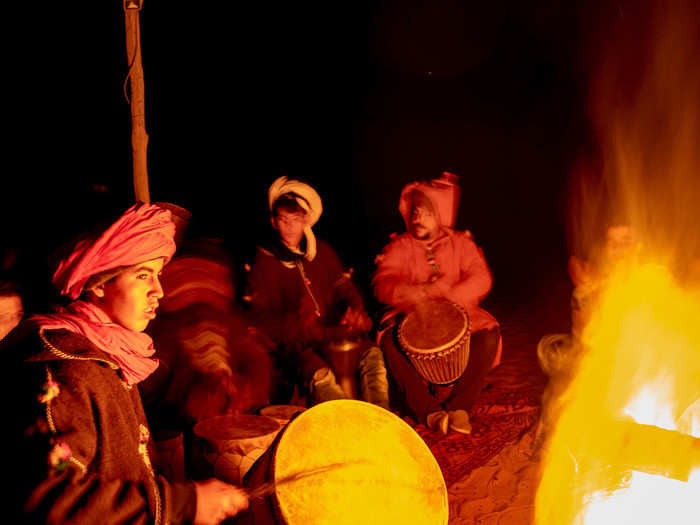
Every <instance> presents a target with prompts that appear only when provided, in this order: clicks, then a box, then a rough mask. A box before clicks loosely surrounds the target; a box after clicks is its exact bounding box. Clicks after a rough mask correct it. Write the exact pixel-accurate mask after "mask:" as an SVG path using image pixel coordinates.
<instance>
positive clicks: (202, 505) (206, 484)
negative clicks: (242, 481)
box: [194, 478, 248, 525]
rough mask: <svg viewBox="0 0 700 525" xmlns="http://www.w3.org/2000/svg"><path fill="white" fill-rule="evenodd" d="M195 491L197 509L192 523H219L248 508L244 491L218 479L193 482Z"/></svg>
mask: <svg viewBox="0 0 700 525" xmlns="http://www.w3.org/2000/svg"><path fill="white" fill-rule="evenodd" d="M194 486H195V490H196V491H197V511H196V513H195V517H194V525H219V523H221V522H222V521H224V520H225V519H226V518H231V517H233V516H235V515H236V514H238V513H239V512H240V511H242V510H245V509H247V508H248V496H247V494H246V492H245V491H244V490H243V489H241V488H239V487H236V486H234V485H230V484H228V483H224V482H223V481H220V480H218V479H214V478H212V479H208V480H206V481H199V482H196V483H195V484H194Z"/></svg>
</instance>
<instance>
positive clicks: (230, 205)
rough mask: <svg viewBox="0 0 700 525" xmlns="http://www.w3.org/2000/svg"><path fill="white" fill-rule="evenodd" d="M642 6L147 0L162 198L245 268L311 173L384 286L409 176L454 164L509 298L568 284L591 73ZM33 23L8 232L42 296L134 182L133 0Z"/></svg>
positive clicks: (48, 15)
mask: <svg viewBox="0 0 700 525" xmlns="http://www.w3.org/2000/svg"><path fill="white" fill-rule="evenodd" d="M98 4H99V6H98ZM108 4H109V5H108ZM248 4H250V5H248ZM223 5H226V6H227V7H222V6H223ZM631 5H634V3H632V2H624V1H622V2H616V3H608V2H579V1H554V0H549V1H545V2H526V1H505V0H494V1H491V2H456V1H452V2H450V1H445V2H442V1H440V2H423V3H420V2H404V1H400V2H399V1H397V2H372V3H364V4H363V3H358V2H347V3H334V2H325V3H317V2H311V3H309V2H306V3H295V2H285V3H279V4H275V3H267V2H257V3H246V5H240V6H239V5H235V4H234V3H231V2H187V3H185V2H177V1H169V2H163V1H161V2H157V1H154V0H149V1H146V2H145V3H144V8H143V11H142V12H141V35H142V53H143V67H144V71H145V80H146V126H147V130H148V133H149V135H150V142H149V149H148V158H149V177H150V191H151V199H152V200H153V201H169V202H173V203H176V204H178V205H180V206H183V207H185V208H187V209H189V210H190V211H191V212H192V213H193V222H192V227H193V232H194V233H196V234H201V235H210V236H218V237H222V238H224V239H225V240H226V242H227V246H229V248H230V249H231V252H232V253H233V254H234V255H236V257H237V259H238V261H239V262H244V261H245V260H246V259H247V258H248V257H249V256H250V254H251V253H252V249H253V247H254V244H255V240H256V239H257V238H258V237H259V235H260V233H261V231H263V228H265V227H266V226H267V216H266V190H267V188H268V186H269V184H270V183H271V182H272V181H273V180H274V179H275V178H276V177H277V176H279V175H282V174H287V175H289V176H290V177H300V178H303V179H305V180H308V181H309V182H311V183H312V184H313V185H314V186H315V187H316V189H317V190H318V192H319V193H320V195H321V197H322V199H323V203H324V213H323V216H322V218H321V220H320V221H319V223H318V224H317V226H316V227H315V231H316V232H317V235H319V236H321V237H324V238H326V239H328V240H330V241H331V243H332V244H333V245H334V246H335V247H336V249H337V250H338V252H339V253H340V255H341V257H342V258H343V259H344V260H345V262H346V263H347V264H348V265H349V266H353V267H355V269H356V272H357V273H356V275H357V277H358V280H359V282H360V284H361V285H362V286H363V287H364V288H365V289H366V290H367V289H368V288H367V287H368V284H369V279H370V275H371V271H372V268H373V259H374V257H375V255H376V254H377V253H379V252H380V250H381V248H382V247H383V246H384V245H385V244H386V242H387V241H388V239H389V235H390V234H391V233H392V232H395V231H401V230H402V228H403V225H402V222H401V218H400V216H399V213H398V210H397V204H398V197H399V193H400V190H401V188H402V187H403V185H405V184H406V183H408V182H410V181H412V180H417V179H427V178H431V177H434V176H437V175H439V173H440V172H441V171H443V170H449V171H452V172H454V173H457V174H458V175H459V176H460V178H461V185H462V190H463V193H462V200H461V206H460V212H459V216H458V219H457V227H458V228H468V229H470V230H471V231H472V232H473V233H474V235H475V238H476V241H477V243H478V244H480V245H481V246H482V247H483V249H484V251H485V254H486V257H487V260H488V261H489V264H490V266H491V268H492V270H493V272H494V277H495V286H494V290H493V294H494V295H495V296H496V297H514V298H515V297H518V296H522V295H527V294H533V293H540V292H542V290H546V289H547V287H548V283H549V281H551V280H552V279H556V278H560V277H562V276H564V278H565V273H566V258H567V254H568V248H567V239H566V219H567V217H566V192H567V178H568V176H569V173H570V171H571V169H572V166H573V165H574V163H575V162H576V160H577V159H580V158H581V157H582V156H586V155H592V154H593V153H594V150H595V144H594V141H593V140H592V138H591V131H590V126H589V122H588V118H587V116H586V92H587V86H588V79H587V74H588V72H589V69H588V65H587V64H590V63H594V62H595V61H596V56H595V54H596V53H597V52H599V51H597V49H598V47H597V46H598V45H599V44H600V41H601V40H602V39H604V38H605V37H604V35H605V34H606V32H607V31H609V30H610V26H611V25H615V24H618V25H620V24H624V23H625V10H628V9H631V7H630V6H631ZM21 27H22V28H23V31H22V36H21V37H19V38H18V39H17V40H16V41H15V43H14V49H15V52H13V53H11V54H12V55H15V58H16V59H17V64H18V65H17V67H16V68H14V67H13V68H10V69H11V71H12V74H11V75H10V76H9V77H8V81H7V83H6V85H7V86H8V87H9V88H10V90H11V92H12V94H13V96H11V97H10V98H9V99H8V106H9V109H10V111H11V112H12V114H14V115H16V116H17V118H16V122H17V126H16V127H15V129H16V130H17V131H16V132H15V133H13V134H12V135H13V139H14V140H13V142H12V143H11V144H12V148H11V150H10V151H9V152H8V160H10V159H15V160H16V161H17V162H14V163H12V165H13V166H14V167H13V168H11V169H8V172H7V176H6V177H5V179H6V182H7V183H6V185H5V188H6V189H5V191H4V192H3V210H4V212H5V213H6V217H5V218H3V224H4V225H5V226H6V227H5V235H6V240H5V246H16V247H18V248H19V253H20V255H21V265H20V269H21V272H20V273H21V277H20V279H21V280H23V281H24V282H25V287H26V286H27V284H28V283H32V282H34V283H36V282H39V281H41V279H44V278H45V276H46V273H47V270H46V252H48V251H49V249H50V248H51V247H53V246H55V245H57V244H58V243H59V242H61V241H63V240H65V239H66V238H68V237H69V236H70V235H72V234H73V233H74V232H77V231H79V230H81V229H83V228H84V227H86V226H88V225H90V224H91V221H92V220H93V219H92V218H93V217H95V216H98V215H100V214H101V213H103V212H105V210H108V209H112V208H115V207H116V208H118V209H121V210H123V209H126V207H128V206H129V205H130V204H132V202H133V191H132V187H131V152H130V121H129V118H130V114H129V106H128V104H127V103H126V100H125V97H124V92H123V89H124V86H123V84H124V79H125V76H126V70H127V65H126V58H125V43H124V17H123V13H122V9H121V2H119V1H117V0H111V1H110V2H107V1H100V2H85V3H82V4H68V3H52V4H49V5H47V6H42V7H37V8H36V10H34V11H33V12H32V13H28V14H25V15H23V17H22V20H21Z"/></svg>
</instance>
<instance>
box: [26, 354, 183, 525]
mask: <svg viewBox="0 0 700 525" xmlns="http://www.w3.org/2000/svg"><path fill="white" fill-rule="evenodd" d="M100 366H101V365H99V364H97V363H85V364H83V366H80V367H79V369H71V368H72V367H70V366H66V363H65V362H63V361H55V362H52V363H51V365H50V366H49V367H47V365H45V364H37V365H32V366H31V368H32V369H33V370H30V375H29V378H28V379H29V380H28V381H27V382H26V383H25V384H24V387H26V388H25V389H24V390H23V393H24V394H25V395H27V396H31V397H30V398H29V399H26V401H29V406H30V407H31V408H32V410H31V412H28V413H27V414H26V419H24V421H25V422H26V423H25V425H24V427H25V428H24V431H25V435H26V436H27V437H26V438H25V440H24V443H23V449H24V455H23V461H24V462H25V463H24V465H23V470H24V477H23V494H24V498H25V499H24V503H23V504H24V513H25V517H26V518H27V519H28V520H29V521H30V522H34V521H40V522H51V523H97V522H99V523H105V524H108V523H123V522H143V523H149V522H153V521H154V520H155V519H156V517H157V516H154V515H152V512H151V508H152V506H151V504H150V503H149V498H150V500H153V499H154V498H155V494H156V492H157V493H158V494H159V497H160V498H161V502H160V512H161V518H162V519H168V520H170V521H171V522H172V523H177V521H173V520H171V517H174V516H170V515H169V514H170V512H171V511H174V513H175V514H177V515H179V517H180V518H181V519H182V520H187V519H190V520H191V519H192V517H193V511H194V508H195V507H194V501H193V500H192V499H190V500H189V501H182V498H183V497H189V498H193V497H194V491H193V490H191V488H190V489H188V487H186V486H175V485H173V486H171V485H169V484H168V482H167V481H165V480H164V479H163V478H160V477H158V478H157V477H155V476H152V477H150V479H148V480H146V479H145V478H144V479H142V480H140V481H139V480H134V479H129V476H128V475H126V474H125V475H124V477H119V476H114V477H113V478H110V479H105V478H104V477H103V475H102V474H101V472H102V471H103V469H104V467H105V463H107V462H119V461H128V459H125V458H122V457H107V456H106V455H105V452H104V451H103V450H100V449H99V447H98V443H99V440H100V439H102V440H104V439H106V438H105V436H101V437H98V436H100V434H101V433H103V432H104V428H101V427H102V418H109V417H112V416H113V415H112V416H110V415H109V414H104V413H100V410H99V407H97V406H96V405H95V396H94V395H93V390H92V386H91V383H90V381H91V379H94V377H95V376H94V374H92V372H91V371H92V369H94V368H95V367H100ZM47 370H48V372H47ZM49 374H50V375H49ZM47 385H48V387H47ZM51 388H56V389H57V390H55V389H54V390H53V391H52V390H51ZM41 396H48V397H41ZM32 397H33V399H31V398H32ZM40 397H41V399H40ZM136 431H138V429H136ZM110 439H115V440H119V439H125V437H124V436H110ZM130 459H131V460H132V461H134V460H135V461H140V459H141V458H139V457H136V458H134V456H133V455H132V457H131V458H130ZM132 466H133V465H132ZM132 466H129V467H126V468H125V470H124V472H125V473H126V471H127V470H129V469H130V468H131V467H132ZM136 468H138V467H136ZM110 470H112V471H113V472H118V469H115V468H114V467H113V466H112V467H111V469H110ZM169 496H174V497H176V498H178V499H177V501H175V500H173V501H172V502H171V501H169V500H168V498H169Z"/></svg>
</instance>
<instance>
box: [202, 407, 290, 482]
mask: <svg viewBox="0 0 700 525" xmlns="http://www.w3.org/2000/svg"><path fill="white" fill-rule="evenodd" d="M281 426H282V425H280V423H279V422H277V421H276V420H274V419H272V418H271V417H266V416H256V415H248V414H246V415H239V416H216V417H212V418H209V419H204V420H202V421H200V422H199V423H197V424H196V425H195V426H194V430H193V431H194V439H193V462H195V465H196V470H197V471H198V475H199V477H211V476H215V477H217V478H219V479H221V480H223V481H228V482H229V483H234V484H237V485H240V484H241V482H242V480H243V476H244V475H245V473H246V472H248V469H249V468H250V467H251V466H252V465H253V463H255V461H256V460H257V459H258V458H259V457H260V456H261V455H262V454H263V453H264V452H265V451H266V450H267V448H268V447H269V446H270V444H271V443H272V442H273V441H274V439H275V436H276V435H277V433H278V432H279V430H280V428H281Z"/></svg>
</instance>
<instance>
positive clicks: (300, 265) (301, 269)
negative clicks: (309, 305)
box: [296, 260, 321, 317]
mask: <svg viewBox="0 0 700 525" xmlns="http://www.w3.org/2000/svg"><path fill="white" fill-rule="evenodd" d="M296 266H297V268H298V269H299V273H300V274H301V281H302V282H303V283H304V286H305V287H306V291H307V292H308V293H309V297H311V300H312V301H313V303H314V308H315V310H316V315H317V316H318V317H321V308H320V307H319V306H318V302H316V298H315V297H314V294H313V293H312V292H311V286H310V281H309V280H308V279H307V278H306V272H304V265H303V263H302V262H301V261H299V260H297V261H296Z"/></svg>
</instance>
